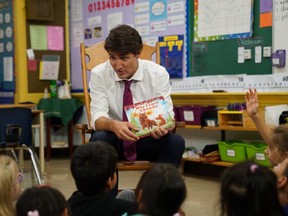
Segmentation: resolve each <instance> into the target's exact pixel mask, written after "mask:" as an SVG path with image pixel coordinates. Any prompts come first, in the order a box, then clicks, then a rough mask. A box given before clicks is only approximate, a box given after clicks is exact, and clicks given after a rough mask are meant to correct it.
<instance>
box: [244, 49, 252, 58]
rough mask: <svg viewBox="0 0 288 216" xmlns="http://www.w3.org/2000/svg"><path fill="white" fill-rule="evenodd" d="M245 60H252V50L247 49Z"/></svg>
mask: <svg viewBox="0 0 288 216" xmlns="http://www.w3.org/2000/svg"><path fill="white" fill-rule="evenodd" d="M244 58H245V59H251V49H245V50H244Z"/></svg>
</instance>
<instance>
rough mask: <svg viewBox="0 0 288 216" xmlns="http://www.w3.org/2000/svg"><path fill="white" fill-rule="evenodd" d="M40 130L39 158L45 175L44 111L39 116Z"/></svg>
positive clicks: (41, 169) (42, 172) (41, 170)
mask: <svg viewBox="0 0 288 216" xmlns="http://www.w3.org/2000/svg"><path fill="white" fill-rule="evenodd" d="M39 117H40V118H39V122H40V128H39V129H40V130H39V137H40V143H39V159H40V172H41V174H42V175H43V174H44V173H45V155H44V113H43V112H41V113H40V116H39Z"/></svg>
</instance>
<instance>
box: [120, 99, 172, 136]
mask: <svg viewBox="0 0 288 216" xmlns="http://www.w3.org/2000/svg"><path fill="white" fill-rule="evenodd" d="M124 110H125V112H126V115H127V118H128V121H129V122H131V123H132V124H134V125H135V126H136V127H138V128H139V131H135V134H136V135H137V136H139V137H144V136H148V135H149V134H150V132H151V131H154V130H155V128H156V127H159V126H161V127H163V128H165V129H170V128H173V127H174V126H175V121H174V119H173V118H172V116H171V115H170V113H169V111H168V108H167V105H166V101H165V100H164V97H163V96H160V97H156V98H152V99H149V100H145V101H141V102H139V103H135V104H133V105H128V106H125V107H124Z"/></svg>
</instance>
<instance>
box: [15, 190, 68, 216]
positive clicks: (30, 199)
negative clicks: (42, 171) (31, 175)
mask: <svg viewBox="0 0 288 216" xmlns="http://www.w3.org/2000/svg"><path fill="white" fill-rule="evenodd" d="M34 211H37V212H38V213H39V216H62V215H63V213H64V211H67V212H68V215H71V212H70V209H69V206H68V204H67V202H66V199H65V197H64V195H63V194H62V193H61V192H60V191H59V190H57V189H56V188H53V187H49V186H47V185H42V186H37V187H31V188H27V189H26V190H25V191H24V192H23V193H22V194H21V195H20V197H19V198H18V200H17V203H16V213H17V216H27V215H28V212H34Z"/></svg>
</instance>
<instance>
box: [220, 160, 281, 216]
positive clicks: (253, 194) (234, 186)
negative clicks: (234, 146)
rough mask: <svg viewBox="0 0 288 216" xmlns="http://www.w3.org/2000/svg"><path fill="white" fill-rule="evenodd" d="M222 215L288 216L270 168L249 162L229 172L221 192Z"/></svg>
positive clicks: (223, 179)
mask: <svg viewBox="0 0 288 216" xmlns="http://www.w3.org/2000/svg"><path fill="white" fill-rule="evenodd" d="M220 194H221V196H220V203H221V204H220V206H221V215H222V216H223V215H225V216H226V215H227V216H233V215H245V216H263V215H267V216H268V215H284V213H283V209H282V207H281V205H280V203H279V200H278V191H277V177H276V175H275V174H274V173H273V171H272V170H270V169H269V168H267V167H262V166H260V165H256V164H255V163H253V162H252V161H245V162H241V163H238V164H235V165H233V166H232V167H229V168H227V170H225V172H224V173H223V176H222V181H221V191H220Z"/></svg>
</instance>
